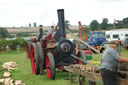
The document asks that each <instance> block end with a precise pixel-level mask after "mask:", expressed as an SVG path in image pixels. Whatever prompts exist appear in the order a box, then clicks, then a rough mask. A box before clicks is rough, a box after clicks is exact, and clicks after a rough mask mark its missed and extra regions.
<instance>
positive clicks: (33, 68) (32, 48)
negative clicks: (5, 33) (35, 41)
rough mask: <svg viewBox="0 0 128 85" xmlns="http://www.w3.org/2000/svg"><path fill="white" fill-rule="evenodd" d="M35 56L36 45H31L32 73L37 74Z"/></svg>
mask: <svg viewBox="0 0 128 85" xmlns="http://www.w3.org/2000/svg"><path fill="white" fill-rule="evenodd" d="M34 58H35V53H34V47H33V46H31V67H32V73H33V74H35V73H36V72H35V68H36V63H35V62H34Z"/></svg>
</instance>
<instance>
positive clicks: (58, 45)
mask: <svg viewBox="0 0 128 85" xmlns="http://www.w3.org/2000/svg"><path fill="white" fill-rule="evenodd" d="M57 12H58V23H59V29H57V30H56V32H55V33H54V36H53V35H51V34H50V35H47V36H45V37H44V36H42V35H43V29H42V25H40V34H39V36H38V38H35V39H33V40H32V42H27V43H26V53H27V57H28V58H30V60H31V67H32V73H33V74H35V75H38V74H44V70H45V69H46V72H47V75H48V78H49V79H55V75H56V68H58V69H60V70H64V66H68V65H70V64H76V63H81V61H79V60H77V59H75V58H73V57H72V56H71V54H73V55H76V56H78V57H80V55H81V56H82V55H83V53H82V52H80V51H79V52H76V50H75V45H74V44H73V43H72V42H71V41H70V40H68V39H66V33H65V24H64V9H58V10H57Z"/></svg>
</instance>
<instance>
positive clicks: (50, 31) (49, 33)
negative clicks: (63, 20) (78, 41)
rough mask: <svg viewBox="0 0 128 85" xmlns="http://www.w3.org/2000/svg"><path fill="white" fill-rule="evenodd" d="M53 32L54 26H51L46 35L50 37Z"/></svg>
mask: <svg viewBox="0 0 128 85" xmlns="http://www.w3.org/2000/svg"><path fill="white" fill-rule="evenodd" d="M54 32H55V29H54V26H51V29H50V30H48V32H47V35H52V34H53V33H54Z"/></svg>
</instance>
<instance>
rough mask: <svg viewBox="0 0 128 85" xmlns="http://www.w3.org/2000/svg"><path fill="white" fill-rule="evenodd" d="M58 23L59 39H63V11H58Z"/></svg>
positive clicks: (64, 36) (64, 35)
mask: <svg viewBox="0 0 128 85" xmlns="http://www.w3.org/2000/svg"><path fill="white" fill-rule="evenodd" d="M57 12H58V23H59V30H60V39H65V38H66V34H65V23H64V9H58V10H57Z"/></svg>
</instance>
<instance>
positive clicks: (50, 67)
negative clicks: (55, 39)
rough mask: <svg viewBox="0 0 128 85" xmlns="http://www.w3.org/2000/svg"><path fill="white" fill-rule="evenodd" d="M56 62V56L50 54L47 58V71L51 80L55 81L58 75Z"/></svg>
mask: <svg viewBox="0 0 128 85" xmlns="http://www.w3.org/2000/svg"><path fill="white" fill-rule="evenodd" d="M55 69H56V68H55V61H54V56H53V55H52V53H50V52H49V53H48V54H47V56H46V71H47V75H48V78H49V79H52V80H53V79H55V74H56V70H55Z"/></svg>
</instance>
